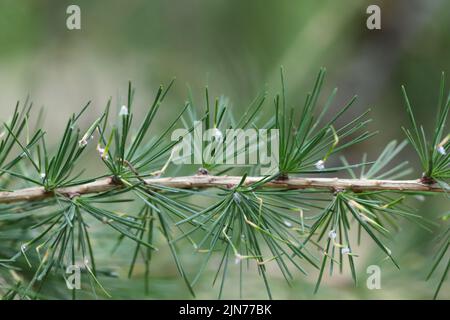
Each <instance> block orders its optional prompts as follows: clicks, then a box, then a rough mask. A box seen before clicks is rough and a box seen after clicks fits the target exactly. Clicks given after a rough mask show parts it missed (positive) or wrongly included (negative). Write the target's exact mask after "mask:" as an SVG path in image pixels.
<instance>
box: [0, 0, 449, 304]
mask: <svg viewBox="0 0 450 320" xmlns="http://www.w3.org/2000/svg"><path fill="white" fill-rule="evenodd" d="M70 4H77V5H79V6H80V8H81V30H74V31H70V30H68V29H67V28H66V18H67V16H68V15H67V14H66V8H67V6H68V5H70ZM370 4H378V5H379V6H380V7H381V10H382V16H381V19H382V30H378V31H370V30H368V29H367V28H366V19H367V17H368V15H367V14H366V8H367V6H368V5H370ZM449 39H450V1H445V0H429V1H420V0H396V1H375V0H371V1H354V0H341V1H335V0H334V1H313V0H310V1H304V0H303V1H289V0H282V1H265V0H252V1H250V0H247V1H242V0H240V1H238V0H190V1H186V0H172V1H163V0H151V1H143V0H140V1H138V0H128V1H124V0H121V1H119V0H109V1H98V0H97V1H92V0H89V1H88V0H86V1H76V0H72V1H65V0H59V1H49V0H39V1H36V0H21V1H17V0H0V88H1V91H0V92H1V97H0V106H1V107H0V119H1V120H2V121H3V120H5V119H6V118H7V117H8V116H9V115H10V113H11V111H12V108H13V106H14V104H15V102H16V100H18V99H21V100H24V98H25V97H26V96H27V95H28V94H29V95H30V96H31V97H32V100H33V101H34V102H35V105H37V106H45V110H46V120H45V129H46V131H47V132H48V133H49V136H50V137H58V134H59V133H60V132H61V131H62V129H63V126H64V125H65V123H66V119H67V117H68V116H69V115H70V114H71V113H73V112H76V111H78V110H80V108H81V107H82V106H83V105H84V104H85V103H86V102H87V101H88V100H92V101H93V108H92V109H91V111H90V114H89V115H88V118H89V117H90V119H86V121H92V120H93V119H94V118H95V117H97V116H98V114H99V113H100V111H101V110H102V109H103V107H104V105H105V103H106V101H107V99H108V97H110V96H112V97H113V98H116V97H117V98H118V99H119V100H120V99H123V98H124V97H125V94H126V85H127V81H128V80H131V81H132V82H133V84H134V86H135V87H136V100H135V108H136V109H140V110H144V108H145V107H146V106H148V103H149V102H150V101H151V100H152V98H153V95H154V94H155V92H156V89H157V87H158V85H159V84H160V83H167V82H168V81H169V80H170V79H171V78H172V77H174V76H176V77H177V82H176V86H175V88H174V90H173V91H172V92H171V95H170V99H169V100H168V103H165V105H164V108H163V109H162V114H160V118H159V119H161V121H158V123H159V124H160V126H161V128H163V127H164V123H165V122H164V119H166V120H167V119H170V118H171V117H172V116H173V114H174V113H175V112H178V110H180V107H181V106H182V105H183V102H184V101H185V99H186V97H187V86H186V84H187V83H188V84H189V85H190V87H192V89H193V92H194V94H195V95H196V96H197V97H198V98H199V99H200V97H201V92H202V91H201V90H202V89H203V87H204V86H205V85H206V84H208V86H209V88H210V89H211V92H212V94H213V95H215V96H218V95H221V94H224V95H226V96H228V97H229V98H230V99H231V101H232V102H233V105H234V107H235V108H236V110H241V109H238V108H242V107H243V106H245V105H247V104H248V102H250V101H251V100H252V98H253V97H254V96H255V95H256V94H257V93H258V92H259V91H260V90H261V89H263V88H264V87H265V86H266V85H267V88H268V89H269V92H271V93H274V92H275V91H277V90H278V89H279V68H280V66H281V65H283V66H284V67H285V70H286V76H287V88H288V97H289V101H290V103H291V104H293V105H295V104H297V103H298V104H300V103H301V102H303V100H304V97H305V94H306V92H307V90H309V88H310V86H311V84H312V81H313V80H314V77H315V75H316V73H317V71H318V70H319V68H320V67H321V66H324V67H326V68H327V70H328V76H327V80H326V81H327V82H326V90H325V92H326V91H327V90H328V91H329V90H331V89H332V88H333V87H334V86H337V87H338V88H339V91H338V102H340V103H343V102H344V101H345V100H347V99H348V98H350V97H351V96H352V95H354V94H357V95H358V96H359V99H358V103H357V107H356V108H355V109H354V111H353V112H355V113H357V112H361V111H363V110H365V109H367V108H371V109H372V113H371V114H372V117H373V119H374V122H373V124H371V129H372V130H380V132H379V134H378V135H377V136H376V137H375V138H372V139H370V140H369V141H367V142H365V143H363V144H361V145H358V146H357V147H354V148H353V149H352V150H351V151H349V152H348V154H346V156H347V157H348V158H349V159H353V160H357V159H360V156H361V155H362V153H363V152H368V153H369V156H370V155H371V156H374V155H376V154H377V153H378V152H380V151H381V149H382V148H383V147H384V145H385V144H386V143H387V142H388V141H390V140H391V139H403V135H402V131H401V125H403V124H406V121H407V118H406V114H405V110H404V105H403V101H402V97H401V92H400V85H401V84H405V85H407V90H408V92H409V93H410V98H411V100H412V102H413V106H414V108H415V111H416V112H417V116H418V118H419V119H420V120H421V121H422V122H423V123H425V124H426V125H428V126H433V121H434V118H435V109H434V108H435V106H436V104H437V94H438V86H439V78H440V72H441V71H445V72H447V73H448V72H449V71H450V59H449V57H450V41H449ZM447 79H448V77H447ZM266 110H267V112H269V111H270V108H266ZM349 116H350V115H349ZM401 157H403V158H405V159H409V160H411V162H412V164H413V165H415V166H416V165H417V163H416V160H415V155H414V153H413V152H412V150H411V148H408V149H407V150H406V151H405V152H403V153H402V155H401ZM98 165H99V166H100V164H98ZM416 167H417V166H416ZM92 170H95V168H94V169H92ZM415 205H416V206H418V207H419V211H420V213H421V214H422V215H424V216H426V217H427V218H429V219H431V220H435V221H437V217H438V216H439V215H441V214H443V213H444V212H446V211H448V210H449V208H448V201H447V202H446V201H442V200H438V199H436V200H435V199H433V200H427V201H424V202H420V203H416V204H415ZM111 237H112V235H111V233H108V232H107V231H104V230H103V229H101V230H99V233H98V238H97V239H96V253H97V254H98V255H99V256H100V259H99V261H98V262H97V265H99V266H106V267H109V268H111V269H113V270H114V271H115V272H117V273H118V274H119V276H120V278H118V279H108V278H105V279H103V281H104V285H105V287H106V288H107V289H108V291H109V292H110V293H111V294H112V296H113V297H114V298H165V299H169V298H190V296H189V293H188V291H187V289H186V288H185V287H184V284H183V282H182V280H181V279H180V278H179V277H178V274H177V271H176V267H175V265H174V264H173V262H172V258H171V257H170V253H169V252H168V250H165V249H166V248H165V247H164V246H163V247H162V250H160V251H159V252H158V253H157V254H156V256H155V259H154V262H153V264H152V266H151V271H152V282H151V283H150V289H151V292H150V294H149V295H148V296H145V295H144V291H143V283H142V279H143V278H142V277H143V266H140V265H139V264H138V266H137V269H136V271H137V272H136V275H135V276H134V277H133V278H132V279H131V280H127V279H126V272H127V264H128V263H129V261H130V258H131V257H130V250H129V248H127V246H124V247H122V248H121V249H120V250H119V251H118V252H116V254H114V255H112V256H111V255H110V249H111V246H112V245H113V241H111V240H112V238H111ZM435 237H436V233H429V232H426V231H424V230H422V229H420V228H418V227H417V226H415V225H413V224H411V223H404V224H403V225H402V230H401V231H400V233H399V234H398V235H396V236H395V237H394V240H393V242H394V243H393V245H392V248H395V251H394V255H395V256H396V257H397V258H398V261H399V263H400V266H401V268H402V269H401V270H400V271H399V270H397V269H396V268H395V267H394V266H392V264H390V263H389V262H387V261H382V258H383V257H382V255H381V254H380V253H379V251H377V250H372V249H374V247H373V245H372V243H370V242H366V243H365V244H364V246H363V248H362V249H361V250H360V251H361V256H360V257H359V258H358V260H357V267H358V269H357V270H358V273H359V277H360V283H359V284H358V286H357V287H356V288H355V287H354V286H353V283H352V281H351V277H350V275H349V274H345V275H343V276H334V277H333V278H327V279H325V282H324V283H323V285H322V288H321V290H320V291H319V293H318V294H317V295H313V294H312V291H313V286H314V281H315V280H316V274H315V273H313V274H311V275H310V276H309V277H304V276H302V275H297V277H296V281H295V282H294V285H293V286H292V287H288V286H287V285H286V284H285V283H284V280H283V278H282V275H281V274H280V273H279V272H277V271H274V272H273V274H272V277H271V284H272V287H273V293H274V297H275V298H279V299H307V298H308V299H316V298H325V299H328V298H339V299H377V298H382V299H392V298H398V299H406V298H426V299H427V298H430V297H432V294H433V291H434V289H435V287H436V280H437V279H436V278H435V279H434V281H430V282H426V281H425V276H426V274H427V272H428V270H429V269H430V267H431V263H432V259H433V253H434V252H435V249H436V248H435V245H434V244H435V243H436V242H434V241H433V239H434V238H435ZM162 242H163V241H162ZM184 259H185V261H187V269H191V270H195V269H196V267H198V264H199V261H198V259H197V258H196V257H195V256H193V255H192V254H191V250H186V253H185V254H184ZM217 263H218V261H216V260H213V261H212V263H210V266H209V268H210V273H211V274H210V275H212V274H213V271H214V268H215V264H217ZM370 264H379V265H380V266H381V267H382V289H381V290H368V289H367V288H366V286H365V279H366V278H367V274H366V268H367V266H369V265H370ZM235 271H236V272H235V273H233V274H235V276H236V277H238V272H237V271H238V270H237V269H236V270H235ZM246 283H247V285H246V288H245V292H244V298H250V299H254V298H266V294H265V291H264V286H263V284H262V282H261V281H260V279H259V278H258V276H257V274H256V272H255V273H254V274H252V275H248V279H246ZM196 291H197V297H198V298H206V299H214V298H215V297H216V296H217V287H214V288H213V287H212V286H211V277H208V276H206V277H204V281H203V282H201V283H200V284H199V285H198V286H197V290H196ZM224 297H225V298H236V297H238V291H237V286H234V285H233V281H229V283H227V286H226V294H225V296H224ZM440 297H441V298H450V290H449V286H448V284H446V286H445V287H444V288H443V289H442V290H441V295H440Z"/></svg>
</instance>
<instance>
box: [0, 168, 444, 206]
mask: <svg viewBox="0 0 450 320" xmlns="http://www.w3.org/2000/svg"><path fill="white" fill-rule="evenodd" d="M241 179H242V177H240V176H210V175H195V176H184V177H167V178H151V179H146V180H145V183H146V184H147V185H148V186H149V187H151V188H153V189H154V190H158V186H161V187H172V188H180V189H205V188H214V187H223V188H231V187H233V186H235V185H237V184H239V182H240V181H241ZM261 179H262V177H247V179H246V180H245V184H246V185H249V184H252V183H255V182H257V181H260V180H261ZM121 187H122V186H121V185H118V184H117V183H116V182H115V181H114V180H113V178H104V179H99V180H97V181H94V182H91V183H86V184H82V185H78V186H73V187H68V188H60V189H56V190H54V191H52V192H48V191H46V190H45V189H44V188H43V187H34V188H27V189H20V190H16V191H11V192H0V204H7V203H17V202H31V201H39V200H43V199H46V198H50V197H53V196H54V195H55V194H59V195H62V196H65V197H73V196H76V195H85V194H93V193H99V192H105V191H109V190H112V189H116V188H121ZM263 187H264V188H285V189H317V190H325V191H329V192H335V191H339V190H351V191H354V192H363V191H399V192H401V191H403V192H405V191H411V192H424V191H425V192H445V190H444V189H443V188H442V187H441V186H439V185H438V184H432V185H429V184H424V183H421V182H420V180H359V179H338V178H298V177H293V178H288V179H285V180H273V181H269V182H267V183H265V184H264V186H263Z"/></svg>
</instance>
